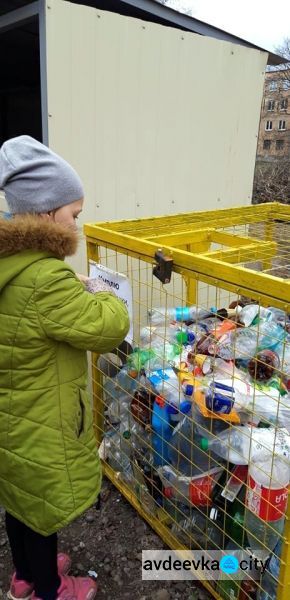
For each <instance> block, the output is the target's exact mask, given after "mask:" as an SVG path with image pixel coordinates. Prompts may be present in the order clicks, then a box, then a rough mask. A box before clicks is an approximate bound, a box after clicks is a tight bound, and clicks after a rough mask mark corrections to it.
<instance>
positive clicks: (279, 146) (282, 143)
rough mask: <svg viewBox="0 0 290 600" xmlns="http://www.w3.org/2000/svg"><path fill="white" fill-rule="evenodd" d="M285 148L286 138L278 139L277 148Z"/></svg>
mask: <svg viewBox="0 0 290 600" xmlns="http://www.w3.org/2000/svg"><path fill="white" fill-rule="evenodd" d="M282 148H284V140H276V150H282Z"/></svg>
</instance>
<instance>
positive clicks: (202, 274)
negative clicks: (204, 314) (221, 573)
mask: <svg viewBox="0 0 290 600" xmlns="http://www.w3.org/2000/svg"><path fill="white" fill-rule="evenodd" d="M276 220H279V221H282V222H283V221H285V222H289V223H290V206H287V205H283V204H279V203H277V202H273V203H269V204H262V205H258V206H245V207H239V208H232V209H224V210H218V211H206V212H194V213H184V214H179V215H172V216H166V217H152V218H149V219H137V220H126V221H115V222H103V223H95V224H87V225H85V226H84V232H85V235H86V240H87V256H88V260H89V259H92V260H94V261H98V257H99V247H106V248H110V249H113V250H116V251H119V252H124V253H125V254H127V255H130V256H132V257H136V258H139V259H141V260H143V261H145V262H149V263H151V264H154V263H155V258H154V255H155V252H156V251H157V250H160V249H161V250H162V251H163V252H164V254H166V255H170V256H171V257H172V258H173V264H174V267H173V270H174V271H175V272H176V273H180V274H181V275H182V276H183V277H184V278H185V280H186V282H187V284H188V285H187V299H188V301H190V302H193V301H194V298H195V289H196V281H197V280H199V281H204V282H206V283H209V284H210V285H216V286H217V285H218V286H219V287H222V288H223V289H225V290H229V291H234V292H235V293H238V294H244V295H246V296H250V297H251V298H253V299H256V300H257V301H258V302H259V303H261V304H265V305H272V306H275V307H277V308H281V309H282V310H285V311H286V312H290V280H285V279H282V278H280V277H276V276H273V275H269V274H266V273H263V272H259V271H253V270H251V269H248V268H245V267H242V266H241V265H239V264H235V263H239V262H246V261H250V260H251V261H253V260H261V261H263V265H265V268H267V265H269V264H270V261H271V259H272V258H273V257H274V256H275V253H276V249H277V244H276V242H275V240H273V235H274V223H275V221H276ZM253 223H264V224H266V232H265V238H266V239H265V240H264V241H262V240H260V239H255V238H251V237H247V236H240V235H235V234H232V233H227V232H224V231H221V230H222V229H224V228H227V227H233V226H239V225H244V224H253ZM289 237H290V236H289ZM212 242H213V243H216V244H220V245H222V246H225V247H226V249H225V250H216V251H209V247H210V244H211V243H212ZM289 243H290V239H289ZM95 364H96V361H95V360H93V365H95ZM100 377H101V376H100V372H99V371H98V369H97V368H96V367H95V366H93V395H94V408H95V411H94V412H95V415H96V418H95V432H96V438H97V443H98V444H100V442H101V439H102V436H101V434H102V430H103V406H102V401H101V400H100V399H101V396H102V393H101V389H102V387H101V380H100ZM103 467H104V472H105V474H106V475H107V476H108V477H109V479H110V480H111V481H112V482H113V483H114V485H115V486H116V487H117V488H118V489H119V490H120V492H121V493H122V494H123V496H124V497H125V498H126V499H127V500H128V501H129V502H130V503H131V504H132V505H133V506H134V508H135V509H136V510H137V511H138V513H139V514H140V516H141V517H143V518H144V519H145V520H146V521H147V522H148V523H149V524H150V525H151V527H152V528H153V529H154V530H155V531H156V532H157V533H158V534H159V535H160V536H161V538H162V539H163V540H164V541H165V542H166V543H167V544H168V546H169V547H171V548H174V549H177V548H179V549H186V548H185V546H182V545H181V544H180V542H179V541H178V540H177V539H176V538H175V537H174V536H173V535H172V533H171V532H170V530H169V529H168V528H167V527H166V526H165V525H164V524H163V523H162V522H160V520H159V519H158V518H157V517H155V516H152V515H149V514H148V513H147V512H146V511H145V510H144V509H143V508H142V506H141V504H140V502H139V501H138V499H137V498H136V496H135V495H134V494H133V492H132V491H131V490H130V489H129V488H128V487H127V486H126V485H125V484H124V483H122V481H120V479H118V477H117V476H116V474H115V472H114V470H113V469H112V468H110V466H109V465H108V464H107V463H103ZM287 517H288V518H287V519H286V525H285V530H284V533H285V539H286V541H285V542H284V545H283V551H282V560H281V571H280V583H279V586H278V595H277V600H288V599H289V595H290V543H289V542H290V503H289V505H288V512H287ZM202 583H203V584H204V586H205V587H206V588H207V589H208V590H209V591H210V592H211V594H212V595H213V596H214V597H215V598H220V596H219V595H218V594H217V593H216V591H215V590H214V589H213V588H212V587H211V585H210V584H209V583H208V582H207V581H203V582H202Z"/></svg>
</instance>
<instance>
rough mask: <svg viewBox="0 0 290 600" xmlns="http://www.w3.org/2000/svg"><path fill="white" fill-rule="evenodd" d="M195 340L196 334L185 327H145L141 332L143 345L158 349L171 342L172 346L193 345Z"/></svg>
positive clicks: (170, 325)
mask: <svg viewBox="0 0 290 600" xmlns="http://www.w3.org/2000/svg"><path fill="white" fill-rule="evenodd" d="M194 340H195V334H194V332H193V331H191V330H190V329H188V328H187V327H186V326H185V325H183V326H181V325H178V326H177V325H172V324H168V325H167V327H160V326H159V327H150V326H147V327H143V328H142V329H141V331H140V341H141V343H142V345H146V344H151V347H152V346H153V347H156V344H157V342H159V343H160V344H163V345H164V343H166V342H170V343H171V344H179V345H180V344H192V343H193V342H194Z"/></svg>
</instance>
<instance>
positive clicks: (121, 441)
mask: <svg viewBox="0 0 290 600" xmlns="http://www.w3.org/2000/svg"><path fill="white" fill-rule="evenodd" d="M129 440H130V432H129V431H125V432H123V433H122V434H120V432H118V431H114V432H112V433H111V435H108V436H107V438H106V454H107V458H108V461H109V464H110V466H111V467H112V468H113V469H114V470H115V471H118V472H121V473H122V475H123V479H124V480H126V481H127V482H131V481H132V480H133V471H132V466H131V462H130V459H129V456H130V452H131V448H130V441H129Z"/></svg>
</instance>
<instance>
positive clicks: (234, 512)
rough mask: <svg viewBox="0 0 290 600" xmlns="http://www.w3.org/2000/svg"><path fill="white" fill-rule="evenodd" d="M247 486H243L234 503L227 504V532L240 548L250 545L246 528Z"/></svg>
mask: <svg viewBox="0 0 290 600" xmlns="http://www.w3.org/2000/svg"><path fill="white" fill-rule="evenodd" d="M245 498H246V486H245V485H243V486H242V489H241V491H240V493H239V494H238V496H237V498H236V499H235V500H234V501H233V502H227V514H226V526H225V528H226V532H227V535H228V536H229V538H230V540H231V541H234V542H235V543H236V544H238V546H239V547H240V548H245V547H247V545H248V539H247V532H246V530H245V526H244V518H245Z"/></svg>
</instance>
